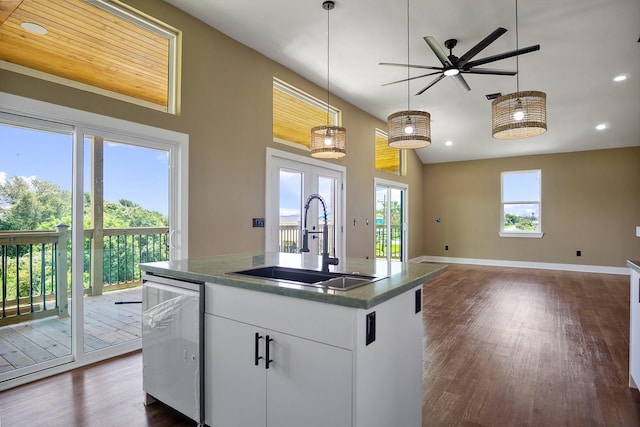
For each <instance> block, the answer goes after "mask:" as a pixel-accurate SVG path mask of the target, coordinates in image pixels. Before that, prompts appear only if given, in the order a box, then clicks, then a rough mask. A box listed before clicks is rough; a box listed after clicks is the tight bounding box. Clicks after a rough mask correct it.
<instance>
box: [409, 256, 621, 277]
mask: <svg viewBox="0 0 640 427" xmlns="http://www.w3.org/2000/svg"><path fill="white" fill-rule="evenodd" d="M410 262H439V263H444V264H472V265H490V266H494V267H518V268H537V269H541V270H565V271H580V272H584V273H603V274H622V275H626V276H628V275H629V274H630V270H629V267H610V266H605V265H582V264H559V263H553V262H529V261H507V260H496V259H480V258H453V257H440V256H426V255H425V256H421V257H417V258H413V259H412V260H410Z"/></svg>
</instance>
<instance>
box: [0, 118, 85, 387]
mask: <svg viewBox="0 0 640 427" xmlns="http://www.w3.org/2000/svg"><path fill="white" fill-rule="evenodd" d="M0 153H2V154H1V155H0V258H1V263H0V277H1V283H2V286H1V288H0V298H1V299H2V306H1V309H0V310H1V311H0V381H3V380H4V379H7V378H12V377H14V376H19V375H25V374H29V373H31V372H34V371H37V370H41V369H46V368H50V367H52V366H56V365H60V364H62V363H67V362H69V361H71V360H72V350H73V349H72V337H73V334H74V332H75V331H73V328H72V320H73V316H74V313H73V312H72V310H71V305H72V298H73V296H74V295H73V292H72V289H73V285H74V283H73V278H72V276H71V274H70V272H71V270H70V265H71V264H70V259H71V256H72V248H71V245H70V242H71V233H74V232H75V230H78V231H79V230H80V229H81V227H77V226H76V224H74V223H73V219H72V212H71V211H72V199H73V185H72V182H73V180H72V162H73V128H72V127H71V126H67V125H64V124H60V123H52V122H45V121H41V120H35V119H26V118H23V117H17V116H12V115H8V114H1V113H0Z"/></svg>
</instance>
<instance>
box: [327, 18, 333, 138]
mask: <svg viewBox="0 0 640 427" xmlns="http://www.w3.org/2000/svg"><path fill="white" fill-rule="evenodd" d="M331 9H332V7H331V6H327V127H328V126H329V93H330V92H329V69H330V68H329V58H330V57H329V13H330V11H331ZM327 132H329V130H328V129H327Z"/></svg>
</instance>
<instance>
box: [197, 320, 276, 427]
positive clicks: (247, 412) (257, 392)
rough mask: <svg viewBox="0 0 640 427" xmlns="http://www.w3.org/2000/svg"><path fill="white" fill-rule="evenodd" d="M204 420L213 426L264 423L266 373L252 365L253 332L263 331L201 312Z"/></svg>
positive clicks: (261, 345)
mask: <svg viewBox="0 0 640 427" xmlns="http://www.w3.org/2000/svg"><path fill="white" fill-rule="evenodd" d="M205 331H206V338H205V399H206V405H205V420H206V423H207V425H209V426H215V427H246V426H264V425H265V418H266V398H265V387H266V372H267V370H266V369H265V367H264V361H263V360H260V363H259V364H258V366H256V365H255V361H254V358H255V333H256V332H259V333H260V336H262V337H263V338H261V339H260V340H259V350H260V355H261V356H264V348H265V347H264V341H265V338H264V336H265V334H264V330H260V329H259V328H256V327H255V326H252V325H248V324H246V323H241V322H237V321H234V320H229V319H225V318H223V317H218V316H212V315H210V314H205Z"/></svg>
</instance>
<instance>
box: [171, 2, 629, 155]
mask: <svg viewBox="0 0 640 427" xmlns="http://www.w3.org/2000/svg"><path fill="white" fill-rule="evenodd" d="M165 1H166V2H167V3H170V4H172V5H174V6H176V7H178V8H180V9H182V10H184V11H186V12H187V13H189V14H191V15H193V16H196V17H197V18H199V19H200V20H202V21H204V22H206V23H208V24H209V25H211V26H212V27H214V28H216V29H218V30H219V31H221V32H223V33H225V34H227V35H228V36H230V37H231V38H233V39H235V40H238V41H239V42H241V43H242V44H244V45H247V46H249V47H251V48H253V49H255V50H257V51H258V52H261V53H262V54H264V55H265V56H267V57H269V58H271V59H273V60H274V61H277V62H279V63H281V64H283V65H284V66H286V67H287V68H289V69H291V70H293V71H295V72H297V73H299V74H300V75H302V76H304V77H305V78H307V79H308V80H311V81H312V82H314V83H316V84H318V85H319V86H320V87H323V88H326V79H327V12H326V11H325V10H324V9H323V8H322V1H323V0H272V1H263V0H260V1H256V0H198V1H193V0H165ZM410 7H411V9H410V15H411V21H410V34H411V36H410V41H411V43H410V62H411V63H413V64H420V65H433V66H438V65H439V61H438V59H437V58H436V57H435V55H434V54H433V52H432V51H431V49H429V47H428V46H427V44H426V43H425V42H424V40H423V37H424V36H427V35H430V36H433V37H435V39H436V40H437V41H438V42H439V43H440V45H441V46H442V45H444V41H445V40H446V39H450V38H455V39H458V46H457V47H456V48H455V49H454V51H453V53H454V54H455V55H457V56H461V55H462V54H463V53H465V52H466V51H467V50H468V49H470V48H471V47H472V46H474V45H475V44H476V43H478V42H479V41H480V40H482V39H483V38H484V37H486V36H487V35H488V34H489V33H491V32H492V31H493V30H495V29H496V28H498V27H504V28H506V29H507V30H508V31H507V33H506V34H504V35H503V36H502V37H500V38H499V39H498V40H496V41H495V42H494V43H493V44H491V45H490V46H489V47H487V48H486V49H485V50H483V51H482V52H481V53H480V54H478V55H477V56H476V57H475V58H474V59H480V58H483V57H485V56H489V55H494V54H498V53H502V52H505V51H510V50H514V49H515V48H516V38H515V33H516V31H515V29H516V28H515V26H516V24H515V22H516V19H515V0H449V1H437V0H412V1H411V6H410ZM329 13H330V16H329V18H330V42H331V47H330V89H331V92H332V93H333V94H336V95H338V96H340V97H341V98H343V99H344V100H346V101H348V102H350V103H352V104H354V105H356V106H357V107H359V108H361V109H362V110H365V111H367V112H369V113H370V114H372V115H374V116H375V117H377V118H379V119H381V120H384V121H386V117H387V116H388V115H389V114H391V113H393V112H396V111H399V110H405V109H406V108H407V84H406V83H399V84H395V85H390V86H382V84H383V83H387V82H391V81H395V80H400V79H403V78H406V75H407V74H406V69H405V68H399V67H385V66H381V65H378V63H379V62H398V63H406V60H407V47H406V44H407V25H406V13H407V12H406V1H405V0H336V6H335V9H333V10H332V11H331V12H329ZM518 29H519V31H518V32H519V43H518V46H519V47H520V48H522V47H525V46H530V45H534V44H540V46H541V48H540V50H539V51H537V52H532V53H528V54H525V55H521V56H520V57H519V70H520V72H519V85H520V90H539V91H544V92H546V93H547V122H548V131H547V132H546V133H545V134H543V135H540V136H536V137H533V138H527V139H520V140H510V141H503V140H496V139H493V138H492V137H491V101H488V100H487V99H486V97H485V95H486V94H489V93H494V92H502V93H503V94H507V93H511V92H515V91H516V77H503V76H486V75H469V74H466V75H465V79H466V80H467V82H468V84H469V85H470V86H471V91H470V92H465V91H464V90H462V89H461V88H460V87H459V86H458V85H457V84H456V83H455V82H454V81H453V80H452V79H451V78H445V79H443V80H442V81H440V82H439V83H438V84H436V85H435V86H433V87H432V88H430V89H429V90H427V91H426V92H425V93H424V94H422V95H419V96H414V94H415V93H416V92H418V91H419V90H420V89H421V88H422V87H424V86H426V85H427V84H428V83H429V82H430V81H431V79H432V78H433V77H426V78H423V79H417V80H414V81H412V83H411V86H410V90H411V96H410V103H411V108H412V109H420V110H425V111H428V112H429V113H431V118H432V134H431V136H432V144H431V146H429V147H427V148H422V149H419V150H417V152H418V155H419V156H420V158H421V160H422V161H423V163H439V162H449V161H458V160H472V159H482V158H496V157H508V156H519V155H529V154H542V153H558V152H569V151H584V150H594V149H602V148H614V147H620V146H632V145H640V43H639V42H638V41H639V40H638V39H639V38H640V1H638V0H562V1H558V0H538V1H533V0H520V1H519V3H518ZM443 49H444V47H443ZM485 67H488V68H500V69H512V70H515V69H516V59H515V57H514V58H509V59H505V60H502V61H498V62H493V63H491V64H487V65H485ZM418 74H424V71H423V72H421V70H413V71H412V74H411V75H412V76H415V75H418ZM620 74H625V75H627V77H628V78H627V80H626V81H624V82H621V83H615V82H613V78H614V77H615V76H617V75H620ZM600 123H605V124H607V126H608V128H607V129H606V130H604V131H596V130H595V126H596V125H598V124H600ZM343 124H344V125H345V126H346V127H347V155H348V150H349V145H348V144H349V142H350V141H349V138H348V135H349V123H348V117H344V118H343ZM446 140H451V141H452V142H453V145H451V146H445V141H446Z"/></svg>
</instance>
